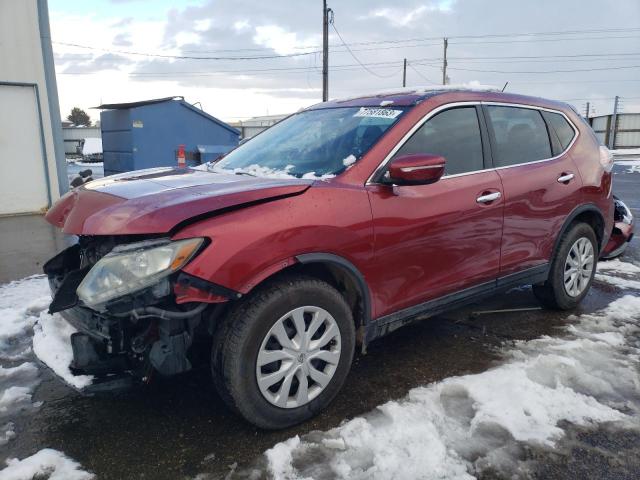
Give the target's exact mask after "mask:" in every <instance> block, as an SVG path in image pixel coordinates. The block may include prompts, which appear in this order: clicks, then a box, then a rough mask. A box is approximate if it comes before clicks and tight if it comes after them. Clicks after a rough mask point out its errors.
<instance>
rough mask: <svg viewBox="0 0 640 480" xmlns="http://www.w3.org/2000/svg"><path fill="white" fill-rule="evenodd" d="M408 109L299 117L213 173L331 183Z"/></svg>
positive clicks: (248, 146) (318, 112) (303, 114)
mask: <svg viewBox="0 0 640 480" xmlns="http://www.w3.org/2000/svg"><path fill="white" fill-rule="evenodd" d="M404 111H405V109H404V108H380V107H341V108H328V109H321V110H308V111H305V112H301V113H298V114H296V115H293V116H291V117H289V118H287V119H285V120H283V121H282V122H280V123H278V124H276V125H274V126H273V127H271V128H269V129H268V130H265V131H264V132H263V133H261V134H260V135H258V136H257V137H255V138H253V139H251V140H250V141H249V142H247V143H245V144H243V145H240V146H239V147H238V148H236V149H235V150H233V151H231V152H230V153H229V154H228V155H227V156H226V157H224V158H223V159H222V160H220V161H218V162H217V163H215V164H214V165H212V166H210V167H209V169H210V170H212V171H214V172H225V171H231V172H234V173H236V174H247V175H255V176H259V177H280V178H281V177H293V178H331V177H334V176H336V175H338V174H340V173H342V172H343V171H345V170H346V169H348V168H350V167H351V166H352V165H353V164H354V163H355V162H357V161H358V160H360V158H361V157H362V156H363V155H364V154H365V153H366V152H367V151H368V150H369V149H370V148H371V147H372V146H373V145H374V144H375V143H376V142H377V141H378V139H379V138H380V137H381V136H382V135H383V134H384V132H386V131H387V130H388V129H389V128H390V127H391V126H392V125H393V124H394V123H395V122H397V121H398V119H399V118H400V117H401V116H402V114H403V113H404Z"/></svg>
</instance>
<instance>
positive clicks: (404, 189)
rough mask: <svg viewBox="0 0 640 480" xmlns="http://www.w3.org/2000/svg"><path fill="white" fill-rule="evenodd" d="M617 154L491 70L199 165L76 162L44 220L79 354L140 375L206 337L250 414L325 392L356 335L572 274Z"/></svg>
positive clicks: (267, 415) (567, 289) (602, 233)
mask: <svg viewBox="0 0 640 480" xmlns="http://www.w3.org/2000/svg"><path fill="white" fill-rule="evenodd" d="M612 166H613V164H612V159H611V156H610V155H609V154H608V152H607V151H606V149H600V148H599V145H598V140H597V139H596V137H595V135H594V133H593V131H592V130H591V128H590V127H589V126H588V125H587V124H586V123H585V122H584V121H583V120H582V119H581V118H580V116H579V115H578V114H577V113H576V112H575V111H574V110H573V109H572V108H571V107H569V106H568V105H566V104H564V103H560V102H555V101H550V100H543V99H540V98H532V97H525V96H520V95H514V94H506V93H500V92H494V91H473V90H447V89H442V90H439V89H437V88H436V89H434V90H420V91H409V92H401V93H397V94H389V93H387V94H380V95H371V96H359V97H357V98H353V99H348V100H341V101H332V102H327V103H322V104H318V105H316V106H313V107H310V108H308V109H306V110H304V111H302V112H299V113H296V114H295V115H292V116H291V117H289V118H287V119H285V120H283V121H282V122H280V123H278V124H277V125H274V126H273V127H271V128H270V129H268V130H266V131H264V132H262V133H260V134H259V135H258V136H256V137H254V138H252V139H251V140H250V141H248V142H246V143H244V144H242V145H240V146H239V147H238V148H236V149H235V150H233V151H231V152H230V153H229V154H227V155H226V156H225V157H224V158H223V159H221V160H219V161H218V162H216V163H215V164H213V165H212V166H210V167H209V169H208V170H207V171H200V170H195V169H190V168H156V169H150V170H141V171H136V172H132V173H128V174H121V175H115V176H111V177H108V178H104V179H102V180H96V181H93V182H91V183H89V184H87V185H84V186H80V187H78V188H77V189H75V190H73V191H71V192H69V193H68V194H67V195H65V196H64V197H63V198H62V199H61V200H60V201H59V202H58V203H56V205H55V206H54V207H53V208H52V209H51V210H50V211H49V213H48V214H47V220H48V221H49V222H51V223H52V224H54V225H56V226H58V227H60V228H62V229H63V230H64V232H65V233H68V234H74V235H78V236H79V241H78V243H77V244H75V245H73V246H72V247H70V248H68V249H67V250H65V251H63V252H61V253H60V254H59V255H57V256H56V257H54V258H52V259H51V260H50V261H49V262H48V263H47V264H46V265H45V267H44V270H45V272H46V274H47V275H48V276H49V280H50V283H51V287H52V290H53V293H54V297H53V302H52V303H51V307H50V311H51V312H61V313H62V315H63V316H64V317H65V318H67V319H68V320H69V321H70V322H71V323H73V324H74V325H75V326H76V327H77V328H78V330H79V333H76V334H74V335H73V336H72V339H71V340H72V345H73V353H74V357H73V364H72V367H73V369H74V371H75V372H76V373H87V374H94V375H100V376H104V378H106V379H110V378H114V377H109V376H107V375H115V374H122V373H126V374H129V375H133V376H135V377H137V378H139V379H141V380H144V381H148V380H149V378H150V377H151V374H152V373H153V372H158V373H160V374H162V375H173V374H177V373H181V372H184V371H187V370H189V369H190V368H191V366H192V361H193V357H192V351H193V347H192V346H193V345H194V340H195V339H198V338H200V339H205V340H206V341H208V342H209V344H210V345H211V370H212V373H213V379H214V381H215V384H216V386H217V389H218V391H219V392H220V395H221V397H222V398H223V399H224V400H225V401H226V403H227V404H228V405H229V406H230V407H231V408H232V409H233V410H235V411H237V412H239V413H240V414H241V415H243V416H244V417H245V418H246V419H247V420H249V421H250V422H252V423H254V424H255V425H258V426H260V427H263V428H284V427H287V426H290V425H293V424H296V423H299V422H302V421H304V420H306V419H308V418H310V417H312V416H314V415H316V414H317V413H318V412H320V411H321V410H322V409H323V408H325V407H326V406H327V405H328V404H329V402H331V400H332V399H333V398H334V397H335V396H336V394H337V393H338V391H339V390H340V388H341V387H342V385H343V383H344V382H345V380H346V378H347V373H348V371H349V369H350V366H351V362H352V358H353V355H354V351H355V349H356V345H357V344H358V345H359V346H360V348H361V349H365V347H366V345H367V344H368V343H369V342H371V341H372V340H374V339H376V338H379V337H381V336H384V335H386V334H388V333H389V332H392V331H394V330H395V329H397V328H399V327H401V326H403V325H406V324H407V323H410V322H411V321H414V320H415V319H416V318H418V317H420V318H424V317H425V316H428V315H434V314H436V313H439V312H442V311H444V310H447V309H451V308H455V307H458V306H460V305H462V304H464V303H466V302H470V301H475V300H478V299H479V298H482V297H484V296H487V295H492V294H495V293H496V292H499V291H504V290H507V289H509V288H512V287H514V286H518V285H522V284H533V293H534V294H535V295H536V297H537V298H538V299H539V300H540V302H541V303H542V304H543V305H544V306H546V307H549V308H556V309H571V308H574V307H575V306H576V305H578V304H579V303H580V301H581V300H582V299H583V298H584V297H585V295H587V292H588V291H589V288H590V286H591V283H592V281H593V277H594V273H595V269H596V262H597V260H598V257H599V254H600V252H601V251H602V249H603V247H604V246H605V245H607V242H608V241H609V236H610V235H611V232H612V230H613V224H614V204H613V197H612V195H611V187H612V184H611V181H612V176H611V169H612Z"/></svg>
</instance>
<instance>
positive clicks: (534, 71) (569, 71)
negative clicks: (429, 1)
mask: <svg viewBox="0 0 640 480" xmlns="http://www.w3.org/2000/svg"><path fill="white" fill-rule="evenodd" d="M449 68H450V69H451V70H461V71H465V72H480V73H509V74H511V73H514V74H525V73H526V74H550V73H572V72H593V71H603V70H626V69H629V68H640V65H627V66H617V67H604V68H577V69H573V70H531V71H514V70H478V69H474V68H460V67H449Z"/></svg>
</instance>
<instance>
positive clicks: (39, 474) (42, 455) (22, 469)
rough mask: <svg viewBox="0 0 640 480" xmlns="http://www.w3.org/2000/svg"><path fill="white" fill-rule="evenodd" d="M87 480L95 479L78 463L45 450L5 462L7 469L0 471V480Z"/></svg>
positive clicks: (61, 454)
mask: <svg viewBox="0 0 640 480" xmlns="http://www.w3.org/2000/svg"><path fill="white" fill-rule="evenodd" d="M35 478H47V479H48V480H89V479H91V478H95V475H93V474H92V473H89V472H86V471H84V470H82V467H81V466H80V464H79V463H77V462H75V461H73V460H71V459H70V458H69V457H67V456H65V455H64V454H63V453H61V452H59V451H57V450H53V449H51V448H45V449H43V450H40V451H39V452H38V453H35V454H34V455H31V456H30V457H27V458H23V459H22V460H18V459H16V458H10V459H8V460H7V468H5V469H4V470H2V471H0V480H32V479H35Z"/></svg>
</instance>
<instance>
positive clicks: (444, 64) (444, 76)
mask: <svg viewBox="0 0 640 480" xmlns="http://www.w3.org/2000/svg"><path fill="white" fill-rule="evenodd" d="M443 40H444V57H443V59H442V84H443V85H446V84H447V47H448V46H449V39H448V38H446V37H445V38H443Z"/></svg>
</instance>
